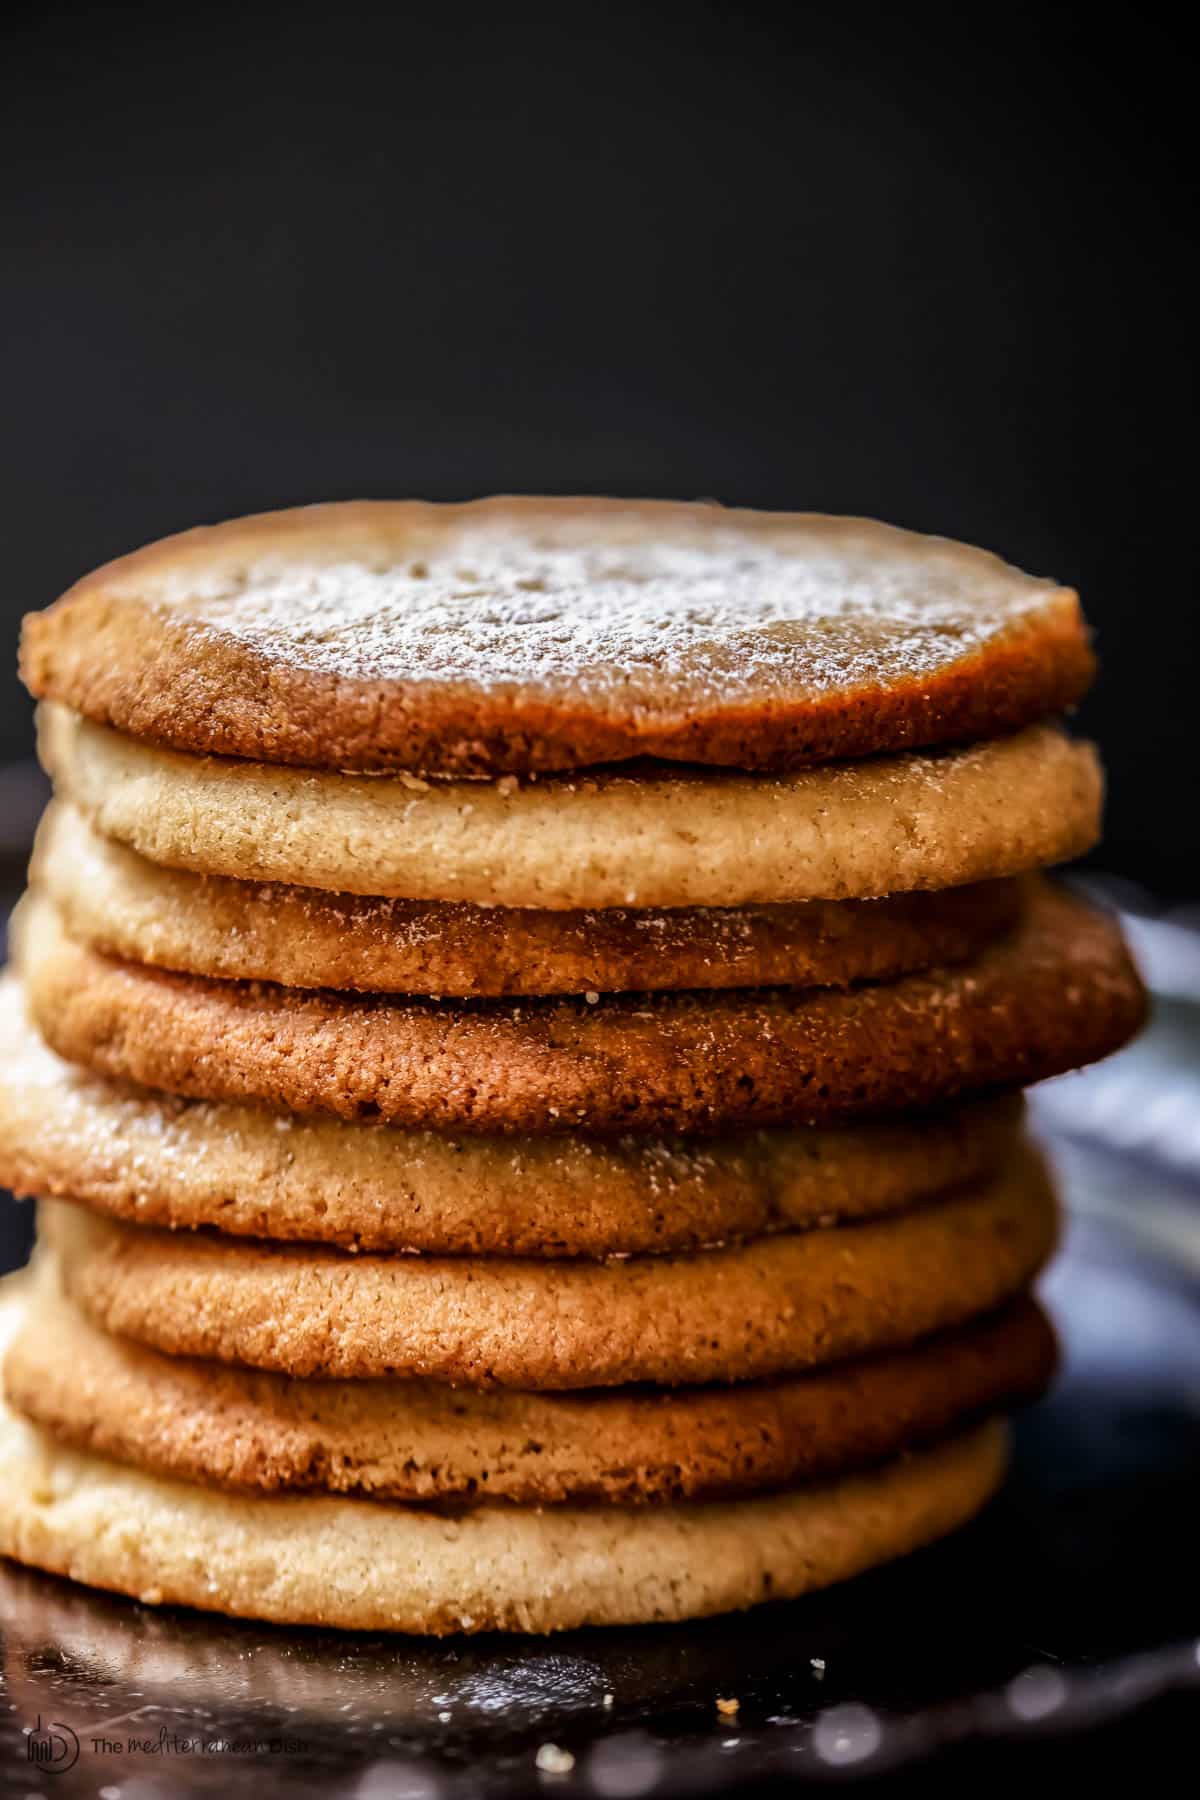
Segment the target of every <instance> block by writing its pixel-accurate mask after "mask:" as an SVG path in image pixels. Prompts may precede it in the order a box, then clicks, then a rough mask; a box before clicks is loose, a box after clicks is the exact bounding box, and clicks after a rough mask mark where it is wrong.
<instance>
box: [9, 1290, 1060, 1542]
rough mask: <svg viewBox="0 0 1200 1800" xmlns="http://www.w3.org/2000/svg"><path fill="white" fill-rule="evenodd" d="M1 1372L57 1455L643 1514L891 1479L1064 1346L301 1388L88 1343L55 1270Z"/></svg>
mask: <svg viewBox="0 0 1200 1800" xmlns="http://www.w3.org/2000/svg"><path fill="white" fill-rule="evenodd" d="M42 1275H43V1280H42V1281H41V1283H40V1284H39V1288H38V1291H37V1293H36V1295H35V1297H34V1298H33V1300H32V1302H31V1305H30V1307H29V1310H28V1312H27V1315H26V1321H25V1324H24V1327H23V1329H22V1330H21V1331H20V1332H19V1333H18V1335H17V1337H16V1338H15V1340H14V1341H13V1343H12V1345H11V1346H10V1348H9V1351H8V1356H7V1358H6V1360H5V1363H4V1391H5V1394H6V1396H7V1399H8V1402H9V1404H10V1406H12V1407H13V1408H14V1409H15V1410H16V1411H17V1412H19V1413H22V1414H23V1415H24V1416H25V1417H26V1418H28V1419H31V1420H32V1421H33V1422H34V1423H35V1424H37V1425H41V1426H44V1427H45V1428H46V1429H47V1430H48V1431H49V1432H50V1433H51V1435H52V1436H53V1437H54V1438H56V1439H57V1441H58V1442H59V1443H65V1444H69V1445H71V1446H72V1447H73V1448H74V1449H77V1450H85V1451H90V1452H92V1453H94V1454H95V1455H97V1456H106V1457H111V1458H112V1460H113V1461H114V1462H122V1463H129V1464H131V1465H133V1466H134V1467H135V1468H139V1469H146V1470H148V1471H149V1472H150V1473H152V1474H155V1475H167V1476H174V1477H176V1478H177V1479H179V1480H181V1481H197V1482H204V1483H209V1484H212V1485H216V1486H218V1487H228V1488H235V1489H245V1490H248V1491H252V1492H262V1493H276V1492H284V1491H287V1490H311V1491H317V1492H325V1493H335V1494H359V1495H366V1496H367V1497H374V1498H376V1499H393V1500H418V1501H432V1500H458V1501H462V1500H480V1499H491V1500H508V1501H514V1502H517V1503H519V1504H523V1505H531V1506H541V1505H553V1504H559V1503H561V1502H564V1501H572V1502H579V1501H584V1500H589V1501H603V1502H606V1503H611V1504H620V1505H637V1504H639V1503H641V1502H643V1501H676V1500H697V1499H714V1498H725V1497H728V1496H730V1495H733V1494H739V1493H754V1492H758V1491H762V1490H765V1489H771V1488H781V1487H790V1486H794V1485H795V1484H796V1483H798V1482H801V1481H812V1480H816V1479H821V1478H825V1477H827V1476H830V1475H835V1474H844V1473H845V1472H846V1471H847V1470H849V1469H852V1468H865V1467H867V1466H869V1465H870V1464H872V1463H879V1462H884V1461H886V1460H887V1458H889V1457H891V1456H896V1455H898V1454H899V1453H900V1452H901V1451H903V1450H911V1449H915V1448H916V1447H917V1446H918V1445H921V1444H926V1443H930V1442H932V1441H933V1440H934V1439H936V1438H939V1437H942V1436H944V1435H945V1434H947V1433H948V1432H950V1431H951V1430H958V1429H961V1428H963V1426H965V1424H966V1423H968V1422H969V1421H970V1420H972V1419H976V1418H980V1417H984V1416H986V1415H987V1414H990V1413H995V1412H999V1411H1001V1410H1007V1409H1008V1408H1009V1407H1011V1406H1014V1405H1017V1404H1019V1403H1021V1402H1022V1401H1024V1400H1027V1399H1030V1398H1032V1397H1033V1396H1034V1395H1035V1394H1037V1393H1038V1392H1040V1391H1041V1389H1042V1388H1043V1387H1045V1385H1046V1383H1047V1382H1048V1380H1049V1378H1050V1376H1051V1374H1052V1372H1053V1367H1054V1359H1055V1351H1054V1334H1053V1332H1052V1330H1051V1328H1050V1325H1049V1322H1048V1321H1047V1319H1046V1317H1045V1314H1044V1313H1042V1312H1041V1310H1040V1309H1039V1308H1038V1307H1037V1306H1035V1305H1034V1304H1033V1303H1032V1302H1031V1301H1022V1302H1016V1303H1015V1304H1013V1305H1012V1306H1010V1307H1008V1308H1006V1309H1005V1310H1004V1311H1003V1312H1000V1313H996V1314H993V1315H991V1316H989V1317H988V1318H986V1319H983V1320H979V1321H976V1322H975V1323H973V1324H971V1325H968V1326H965V1327H963V1328H961V1329H960V1330H958V1331H954V1332H949V1333H945V1334H943V1335H941V1336H938V1337H936V1338H929V1339H926V1340H925V1341H924V1342H923V1343H921V1344H919V1345H917V1346H915V1347H914V1348H912V1349H909V1350H902V1351H895V1352H892V1353H891V1354H890V1355H886V1356H875V1357H869V1358H863V1359H861V1360H858V1361H855V1362H850V1363H840V1364H838V1365H836V1366H835V1367H834V1368H832V1369H829V1370H819V1371H814V1372H812V1373H809V1374H807V1375H802V1376H798V1377H794V1378H791V1379H787V1378H784V1379H782V1380H779V1381H774V1382H747V1383H745V1384H743V1385H741V1386H738V1387H735V1388H730V1387H717V1388H677V1389H673V1390H670V1391H667V1392H663V1391H661V1390H658V1389H654V1388H636V1389H634V1390H632V1391H622V1390H611V1391H606V1392H599V1393H590V1394H589V1393H584V1394H522V1393H518V1392H514V1391H512V1390H511V1389H510V1390H507V1391H505V1390H501V1391H496V1392H491V1393H484V1392H480V1391H478V1390H474V1389H467V1388H447V1387H445V1386H441V1385H438V1384H435V1383H429V1382H421V1381H296V1380H292V1379H289V1378H288V1377H287V1376H282V1375H271V1374H267V1373H264V1372H262V1371H249V1370H246V1369H238V1368H230V1367H228V1366H226V1365H223V1364H215V1363H207V1362H199V1361H194V1360H191V1359H189V1358H182V1357H168V1356H162V1355H160V1354H159V1352H157V1351H155V1350H147V1349H145V1348H143V1347H142V1346H140V1345H137V1344H133V1343H130V1342H129V1341H128V1340H126V1339H121V1338H114V1337H108V1336H106V1335H105V1334H104V1333H103V1332H100V1331H97V1330H96V1328H95V1327H94V1326H92V1325H90V1324H89V1323H88V1322H87V1320H86V1319H85V1318H84V1317H83V1315H82V1314H81V1313H80V1312H79V1311H78V1309H77V1308H76V1307H74V1306H72V1305H71V1304H70V1303H69V1302H68V1301H65V1300H63V1299H62V1298H61V1297H60V1296H59V1295H58V1294H57V1292H56V1289H55V1280H56V1277H55V1272H54V1270H53V1267H52V1265H51V1264H50V1263H47V1266H46V1268H45V1269H44V1270H43V1271H42Z"/></svg>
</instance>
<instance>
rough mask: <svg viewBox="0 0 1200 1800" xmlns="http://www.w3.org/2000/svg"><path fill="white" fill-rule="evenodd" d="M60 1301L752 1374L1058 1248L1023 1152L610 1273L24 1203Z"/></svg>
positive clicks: (425, 1357)
mask: <svg viewBox="0 0 1200 1800" xmlns="http://www.w3.org/2000/svg"><path fill="white" fill-rule="evenodd" d="M39 1227H40V1230H41V1233H42V1235H43V1237H44V1239H45V1240H46V1241H47V1242H48V1243H50V1244H52V1245H53V1246H54V1247H55V1249H56V1250H57V1251H58V1253H59V1259H60V1267H61V1270H62V1280H63V1286H64V1289H65V1291H66V1292H67V1294H68V1295H69V1297H70V1298H71V1299H73V1300H74V1301H75V1302H76V1303H77V1304H78V1305H79V1306H80V1307H81V1308H82V1309H83V1310H84V1312H86V1313H87V1315H88V1316H89V1318H91V1319H92V1321H93V1322H94V1323H95V1324H97V1325H99V1326H101V1327H102V1328H103V1329H105V1330H107V1331H113V1332H116V1333H118V1334H120V1335H123V1336H127V1337H131V1338H134V1339H136V1340H137V1341H138V1342H139V1343H145V1344H149V1345H150V1346H152V1347H153V1348H156V1349H159V1350H162V1351H164V1352H166V1353H167V1354H168V1355H179V1356H202V1357H208V1358H211V1359H213V1360H216V1361H219V1362H234V1363H240V1364H243V1365H245V1366H248V1367H253V1368H263V1369H274V1370H276V1371H277V1372H279V1373H281V1374H288V1375H306V1376H307V1375H328V1376H333V1377H335V1378H337V1379H352V1380H353V1379H357V1378H359V1377H374V1376H383V1375H398V1376H399V1375H404V1376H413V1375H415V1376H422V1377H427V1378H429V1379H431V1380H437V1381H450V1382H461V1383H464V1384H466V1385H469V1386H474V1387H491V1386H497V1387H519V1388H532V1389H541V1388H548V1389H558V1388H587V1387H612V1386H620V1385H623V1384H626V1383H629V1382H635V1381H650V1382H658V1383H662V1384H666V1385H673V1384H675V1383H686V1384H699V1383H704V1382H710V1381H749V1380H756V1379H759V1378H766V1377H769V1376H774V1375H778V1374H783V1373H789V1372H796V1371H799V1370H801V1369H805V1368H811V1367H816V1366H818V1365H821V1364H823V1363H827V1362H833V1361H837V1360H839V1359H840V1358H844V1357H849V1356H856V1355H863V1354H866V1353H868V1352H870V1351H876V1350H883V1349H889V1348H893V1347H895V1346H898V1345H903V1344H908V1343H912V1342H914V1341H915V1340H916V1339H917V1338H919V1337H923V1336H925V1335H926V1334H927V1333H929V1332H932V1331H938V1330H942V1329H946V1328H949V1327H951V1326H954V1325H959V1324H962V1323H963V1322H964V1321H965V1320H967V1319H969V1318H972V1317H974V1316H975V1315H976V1314H978V1313H982V1312H987V1311H990V1310H991V1309H992V1308H994V1307H997V1306H1000V1305H1002V1304H1003V1303H1004V1302H1005V1301H1006V1300H1009V1299H1011V1298H1012V1296H1013V1295H1014V1294H1016V1293H1018V1292H1019V1291H1020V1290H1021V1289H1022V1288H1024V1287H1025V1286H1026V1285H1027V1284H1028V1283H1029V1282H1030V1281H1031V1280H1032V1279H1033V1277H1034V1275H1035V1274H1036V1272H1037V1270H1038V1269H1039V1268H1040V1267H1041V1265H1042V1264H1043V1263H1044V1261H1045V1260H1046V1258H1047V1257H1048V1256H1049V1254H1050V1252H1051V1250H1052V1248H1053V1245H1054V1239H1055V1232H1056V1210H1055V1204H1054V1197H1053V1194H1052V1191H1051V1189H1050V1186H1049V1182H1048V1180H1047V1177H1046V1173H1045V1170H1044V1168H1043V1167H1042V1166H1041V1164H1040V1162H1039V1161H1038V1160H1037V1159H1036V1157H1035V1155H1034V1153H1033V1152H1032V1151H1030V1150H1025V1151H1023V1152H1021V1153H1020V1154H1019V1155H1018V1156H1017V1157H1016V1158H1015V1159H1014V1161H1013V1162H1012V1163H1011V1164H1010V1165H1009V1166H1008V1167H1007V1168H1006V1169H1005V1170H1004V1171H1002V1172H1001V1174H1000V1175H998V1176H996V1177H994V1178H993V1179H992V1180H991V1181H990V1182H988V1183H987V1184H985V1185H983V1186H981V1187H980V1188H978V1189H976V1190H971V1191H967V1192H961V1193H958V1194H955V1195H953V1196H951V1197H948V1198H947V1199H945V1200H942V1201H938V1202H935V1203H931V1204H929V1205H927V1206H923V1207H920V1208H917V1209H916V1210H914V1211H911V1212H906V1213H901V1214H899V1215H896V1216H893V1217H889V1218H886V1219H879V1220H871V1221H867V1222H864V1223H862V1224H856V1225H841V1226H837V1227H835V1228H834V1229H832V1230H827V1231H806V1232H782V1233H779V1234H777V1235H775V1236H773V1237H767V1238H758V1239H754V1240H752V1241H751V1242H750V1243H747V1244H742V1245H738V1246H735V1247H730V1248H725V1249H714V1250H704V1251H699V1252H697V1253H696V1254H694V1255H689V1256H647V1257H630V1258H625V1259H620V1260H614V1261H611V1262H607V1263H596V1262H591V1261H582V1260H573V1261H568V1260H563V1261H559V1262H547V1261H544V1260H536V1259H533V1258H516V1257H513V1258H507V1259H504V1258H499V1257H435V1256H375V1255H360V1256H349V1255H346V1254H345V1253H344V1252H340V1251H336V1250H328V1249H321V1248H317V1247H315V1246H310V1245H283V1244H261V1243H257V1242H253V1241H247V1240H245V1239H232V1238H221V1237H218V1236H216V1235H215V1234H211V1233H197V1232H186V1233H185V1232H163V1231H153V1230H149V1229H147V1228H146V1227H143V1226H137V1225H126V1224H120V1223H117V1222H116V1221H114V1220H111V1219H108V1218H104V1217H102V1216H100V1215H98V1214H95V1213H92V1212H89V1211H87V1210H85V1209H84V1208H83V1207H79V1206H73V1205H69V1204H68V1203H66V1202H64V1201H61V1200H55V1201H45V1202H43V1203H42V1205H41V1207H40V1208H39Z"/></svg>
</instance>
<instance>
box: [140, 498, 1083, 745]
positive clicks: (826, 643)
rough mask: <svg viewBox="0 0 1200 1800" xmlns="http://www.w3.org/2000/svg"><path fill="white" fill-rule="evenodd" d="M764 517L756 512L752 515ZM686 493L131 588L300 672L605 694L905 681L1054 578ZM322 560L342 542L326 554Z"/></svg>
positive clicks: (184, 573)
mask: <svg viewBox="0 0 1200 1800" xmlns="http://www.w3.org/2000/svg"><path fill="white" fill-rule="evenodd" d="M765 517H768V516H767V515H764V518H765ZM726 518H727V515H724V514H722V513H721V512H720V511H718V510H716V509H712V508H697V509H696V510H695V513H694V515H690V514H680V513H673V514H672V515H671V523H670V524H669V525H667V524H664V526H663V528H662V529H661V531H653V532H652V531H651V529H650V528H649V527H648V525H647V524H646V521H645V519H644V518H642V517H641V516H640V515H637V514H635V513H630V514H628V515H627V514H623V513H621V512H620V511H619V510H617V511H615V512H614V513H612V514H605V515H603V516H602V517H600V518H597V517H596V516H593V515H581V516H577V517H575V516H572V515H571V514H570V513H569V512H566V511H564V513H563V514H562V515H555V514H549V513H548V514H547V515H546V517H545V519H544V520H541V519H539V520H538V521H536V522H535V523H534V524H533V525H532V526H531V525H530V524H528V523H526V524H520V523H518V522H516V521H514V520H513V519H505V518H504V517H503V516H502V515H500V516H497V515H492V516H490V517H487V518H475V519H472V518H471V517H470V515H469V514H466V515H460V520H459V523H458V524H457V525H456V526H454V527H453V528H451V529H450V530H447V531H444V532H442V533H440V534H439V535H438V536H437V537H435V538H434V539H432V540H431V541H429V542H425V541H422V542H421V546H420V554H419V555H413V556H407V555H405V556H401V555H400V554H399V549H400V548H402V547H403V546H398V547H395V548H393V550H392V551H391V552H390V553H385V552H384V551H383V550H381V549H380V546H379V544H378V541H373V542H372V541H369V540H367V539H366V538H364V540H363V544H362V553H361V555H356V554H348V553H347V552H348V551H352V550H354V549H355V548H356V547H355V546H353V545H352V544H349V543H347V542H346V541H345V540H340V541H339V542H338V543H337V544H333V543H332V542H331V544H330V545H329V547H328V549H329V555H326V554H323V553H322V550H321V548H320V546H319V545H318V546H315V547H314V546H311V545H310V546H309V548H308V549H306V550H305V551H304V552H303V553H302V554H299V553H297V552H293V553H291V554H288V553H287V552H285V551H284V550H283V549H279V548H276V549H271V550H269V551H267V552H266V553H265V554H264V553H258V554H256V555H255V556H254V557H253V558H252V559H244V560H243V563H242V564H241V565H240V566H232V565H231V563H230V560H229V559H228V558H224V559H222V560H221V561H220V562H215V563H214V566H213V568H212V569H211V571H209V572H207V573H205V572H204V571H202V570H201V571H197V569H196V566H195V564H194V563H192V564H190V565H188V566H187V567H186V568H178V569H169V568H168V569H166V570H164V571H163V572H162V574H161V576H160V578H159V580H158V582H157V583H156V585H155V591H154V592H153V593H152V594H150V595H147V596H146V597H147V598H152V599H153V601H154V602H155V603H156V604H157V605H158V606H161V607H166V608H168V609H170V610H173V611H174V610H178V611H180V612H182V613H183V614H185V615H186V616H187V618H188V619H189V621H190V622H193V623H194V624H196V625H197V626H199V627H201V628H203V629H207V630H210V631H213V632H215V633H217V634H219V635H221V636H224V637H226V638H230V639H234V640H238V641H240V642H243V643H245V644H248V645H251V646H253V647H255V648H257V649H259V650H261V651H262V652H263V653H264V654H265V655H267V656H268V657H269V658H270V659H272V660H275V661H280V662H287V663H289V664H291V665H293V666H297V667H301V668H304V669H306V670H308V671H311V672H315V673H321V674H326V675H333V676H342V677H345V678H348V679H352V680H359V681H368V682H380V683H389V682H402V683H408V682H419V683H422V684H438V685H447V686H455V685H457V686H476V685H486V686H487V687H488V688H489V689H490V690H491V691H493V692H496V691H508V692H532V693H537V692H557V691H561V690H562V689H563V688H564V687H566V686H569V688H570V689H571V691H572V693H573V694H574V696H575V697H576V698H586V699H588V700H589V701H591V702H592V703H593V704H600V705H602V704H603V703H604V701H605V699H606V698H611V700H612V701H613V702H614V703H619V705H620V706H621V708H622V709H623V710H624V709H629V708H631V707H633V708H638V707H643V708H646V709H648V710H651V711H653V710H655V709H657V708H659V707H661V706H662V705H663V704H664V702H667V703H668V704H677V703H679V702H680V701H686V702H687V703H690V704H693V705H694V704H696V703H697V702H704V703H712V702H714V701H715V702H717V703H720V702H721V701H722V700H736V699H737V697H738V696H739V694H741V695H745V694H748V693H753V694H754V695H755V696H756V697H763V696H770V695H771V694H783V693H787V694H789V695H791V696H796V695H798V694H803V693H806V692H809V693H814V694H817V693H820V692H822V691H828V690H830V689H844V688H848V687H849V688H853V687H856V686H859V685H860V684H863V683H866V682H871V681H878V680H880V679H893V680H894V679H897V678H900V677H907V678H914V677H915V678H919V677H920V676H922V675H925V674H930V673H932V672H934V671H935V670H938V669H940V668H943V667H945V665H946V664H947V663H948V662H952V661H955V660H957V659H959V658H961V657H963V656H965V655H969V654H970V653H971V652H973V651H976V650H978V649H980V648H982V647H983V646H984V645H986V644H988V643H989V642H990V641H992V640H994V639H995V638H996V637H997V636H999V635H1000V634H1002V633H1004V632H1006V631H1009V630H1011V629H1012V628H1013V627H1014V626H1018V625H1019V624H1020V622H1021V621H1022V620H1023V619H1025V618H1027V617H1028V616H1029V615H1030V614H1033V613H1036V612H1038V611H1039V610H1040V609H1042V608H1044V606H1045V605H1046V602H1047V598H1048V596H1049V595H1050V594H1052V593H1053V592H1054V589H1053V585H1052V584H1050V583H1047V582H1042V581H1035V580H1033V579H1031V578H1030V577H1027V576H1025V575H1022V574H1021V573H1020V572H1019V571H1017V570H1015V569H1012V568H1009V567H1008V566H1007V565H1005V564H1004V563H1002V562H1000V561H999V560H998V559H996V558H994V557H990V556H987V555H985V554H984V553H982V552H978V551H971V550H967V549H965V548H964V547H963V546H961V545H957V544H952V543H949V542H947V541H946V540H943V539H938V538H925V537H918V536H915V535H914V534H911V533H907V532H899V531H893V530H890V529H889V528H887V527H882V526H871V525H865V524H862V523H860V522H857V521H838V520H825V519H813V520H809V521H805V520H803V519H798V520H794V521H793V522H792V523H791V524H790V525H788V526H786V527H785V526H782V525H779V526H774V527H772V528H767V527H766V526H764V528H763V529H761V530H752V529H750V528H748V527H746V526H738V525H733V524H730V523H727V522H725V520H726ZM330 556H336V560H331V559H330Z"/></svg>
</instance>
